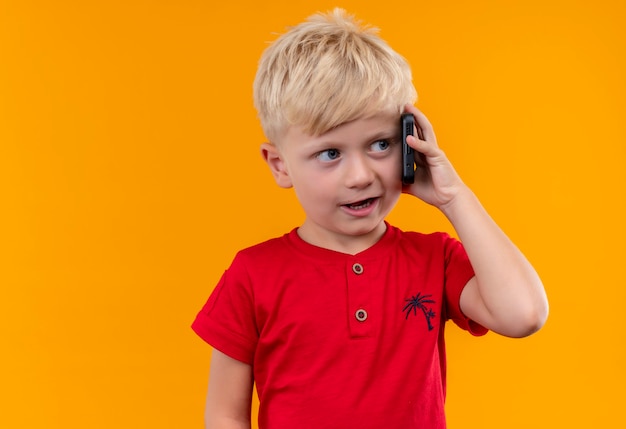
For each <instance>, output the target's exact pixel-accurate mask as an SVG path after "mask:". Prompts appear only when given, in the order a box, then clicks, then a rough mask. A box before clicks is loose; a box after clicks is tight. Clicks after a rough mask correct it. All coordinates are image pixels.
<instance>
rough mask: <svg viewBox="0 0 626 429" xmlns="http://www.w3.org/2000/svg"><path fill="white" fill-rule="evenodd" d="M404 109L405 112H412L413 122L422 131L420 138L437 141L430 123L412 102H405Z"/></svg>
mask: <svg viewBox="0 0 626 429" xmlns="http://www.w3.org/2000/svg"><path fill="white" fill-rule="evenodd" d="M404 111H405V112H407V113H412V114H413V116H414V117H415V124H416V126H417V127H419V129H421V131H422V136H421V139H422V140H428V141H437V138H436V137H435V131H434V130H433V126H432V125H431V123H430V121H429V120H428V118H427V117H426V115H424V114H423V113H422V112H421V111H420V110H419V109H418V108H417V107H415V106H413V105H412V104H407V105H406V106H404ZM418 135H419V134H418Z"/></svg>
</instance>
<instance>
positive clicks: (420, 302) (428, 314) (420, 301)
mask: <svg viewBox="0 0 626 429" xmlns="http://www.w3.org/2000/svg"><path fill="white" fill-rule="evenodd" d="M431 296H432V295H422V294H421V293H420V292H418V293H417V295H415V296H412V297H411V298H407V299H405V300H404V301H405V302H406V303H407V304H406V305H405V306H404V308H403V309H402V311H406V317H405V320H406V319H408V318H409V315H410V314H411V312H412V313H413V315H415V316H417V309H418V308H419V309H420V311H421V312H422V313H424V317H425V318H426V323H427V324H428V330H429V331H432V330H433V325H432V323H430V319H432V318H434V317H435V316H436V315H437V314H436V313H435V312H434V311H433V310H432V309H431V308H428V307H426V305H425V304H434V303H435V300H433V299H430V297H431Z"/></svg>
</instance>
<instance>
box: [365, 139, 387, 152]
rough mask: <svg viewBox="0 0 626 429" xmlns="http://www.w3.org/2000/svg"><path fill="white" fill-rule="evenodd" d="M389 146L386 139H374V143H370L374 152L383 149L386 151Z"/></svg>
mask: <svg viewBox="0 0 626 429" xmlns="http://www.w3.org/2000/svg"><path fill="white" fill-rule="evenodd" d="M389 146H390V145H389V141H388V140H376V141H375V142H374V143H372V145H371V146H370V148H371V149H372V151H374V152H383V151H386V150H387V149H389Z"/></svg>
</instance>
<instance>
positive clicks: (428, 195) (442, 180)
mask: <svg viewBox="0 0 626 429" xmlns="http://www.w3.org/2000/svg"><path fill="white" fill-rule="evenodd" d="M404 112H405V113H412V114H413V116H415V121H416V125H417V126H419V127H420V128H421V130H422V136H423V138H424V140H421V139H419V138H418V137H417V134H416V135H415V136H409V137H407V139H406V140H407V144H408V145H409V146H411V147H412V148H413V149H414V150H416V151H418V152H419V153H420V154H416V163H417V170H416V171H415V183H413V184H411V185H405V186H404V188H403V192H405V193H407V194H411V195H414V196H416V197H417V198H419V199H421V200H423V201H424V202H426V203H428V204H431V205H433V206H435V207H437V208H439V209H442V210H443V209H444V208H445V206H447V205H449V204H450V203H451V202H452V201H453V200H454V198H455V197H456V196H457V195H458V194H459V193H460V192H462V191H463V189H464V188H465V185H464V184H463V181H462V180H461V178H460V177H459V175H458V174H457V173H456V171H455V170H454V168H453V167H452V164H451V163H450V161H448V158H447V157H446V155H445V153H444V152H443V151H442V150H441V149H439V146H437V138H436V137H435V132H434V131H433V127H432V125H431V124H430V122H429V121H428V119H427V118H426V116H424V114H423V113H422V112H420V111H419V110H418V109H417V108H416V107H415V106H412V105H410V104H407V105H406V106H405V108H404Z"/></svg>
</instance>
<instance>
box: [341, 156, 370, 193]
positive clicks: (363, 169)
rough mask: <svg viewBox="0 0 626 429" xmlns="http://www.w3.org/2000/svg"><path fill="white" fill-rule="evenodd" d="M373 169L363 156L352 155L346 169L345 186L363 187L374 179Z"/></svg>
mask: <svg viewBox="0 0 626 429" xmlns="http://www.w3.org/2000/svg"><path fill="white" fill-rule="evenodd" d="M374 177H375V175H374V171H373V170H372V168H371V166H370V165H369V163H368V161H367V159H365V158H364V157H354V158H352V159H351V160H350V162H349V163H348V168H347V170H346V186H347V187H348V188H365V187H367V186H369V185H371V184H372V182H373V181H374Z"/></svg>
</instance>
